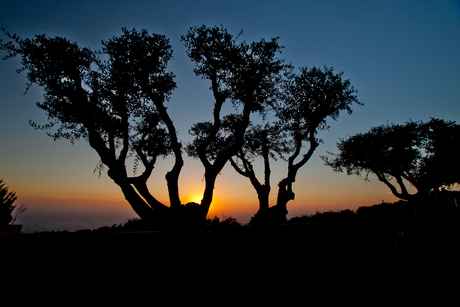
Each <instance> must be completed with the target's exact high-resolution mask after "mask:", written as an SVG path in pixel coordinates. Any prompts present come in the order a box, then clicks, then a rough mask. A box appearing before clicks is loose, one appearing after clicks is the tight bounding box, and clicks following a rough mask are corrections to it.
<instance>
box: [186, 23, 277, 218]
mask: <svg viewBox="0 0 460 307" xmlns="http://www.w3.org/2000/svg"><path fill="white" fill-rule="evenodd" d="M240 34H241V33H240ZM240 34H239V35H237V36H236V37H234V36H233V35H231V34H229V33H228V32H227V30H226V29H225V28H223V27H222V26H221V27H217V26H216V27H206V26H204V25H203V26H201V27H194V28H191V29H190V31H189V32H188V34H187V35H185V36H182V41H183V42H184V45H185V47H186V48H187V55H188V56H189V57H190V58H191V60H192V61H194V62H195V63H196V66H197V68H196V69H195V73H196V75H197V76H201V77H202V78H204V79H208V80H210V81H211V90H212V93H213V95H214V99H215V103H214V112H213V121H212V122H202V123H197V124H195V125H194V126H193V127H192V128H191V129H190V133H191V134H192V135H194V136H195V140H194V141H193V143H192V144H190V145H189V146H188V147H187V152H188V153H189V155H191V156H193V157H196V158H198V159H199V160H200V161H201V163H202V164H203V166H204V168H205V181H206V187H205V192H204V195H203V200H202V202H201V206H203V207H204V209H205V211H206V212H207V209H208V208H209V205H210V203H211V200H212V195H213V190H214V184H215V181H216V177H217V175H218V174H219V173H220V171H221V170H222V169H223V167H224V166H225V164H226V163H227V161H228V160H229V159H230V158H231V157H232V156H234V155H236V154H237V153H238V152H239V151H240V150H241V148H242V147H243V146H245V141H246V140H245V133H246V131H247V128H248V127H249V125H250V116H251V114H252V113H256V112H258V113H261V114H263V113H264V112H265V111H266V109H267V107H268V106H269V103H270V101H272V100H273V99H274V97H275V95H276V86H277V85H278V82H279V79H280V72H281V71H282V70H283V69H284V68H285V65H284V64H283V61H282V60H280V59H278V58H277V57H276V56H277V54H279V53H280V51H281V47H280V46H279V45H278V42H277V40H278V38H272V39H271V40H270V41H266V40H264V39H262V40H260V41H259V42H253V43H251V44H247V43H246V42H244V41H243V42H240V43H238V38H239V36H240ZM227 100H230V101H231V102H232V103H233V105H234V106H235V109H236V110H238V108H240V109H242V111H241V112H240V113H234V114H230V115H227V116H225V117H224V119H222V118H221V110H222V106H223V104H224V103H225V101H227Z"/></svg>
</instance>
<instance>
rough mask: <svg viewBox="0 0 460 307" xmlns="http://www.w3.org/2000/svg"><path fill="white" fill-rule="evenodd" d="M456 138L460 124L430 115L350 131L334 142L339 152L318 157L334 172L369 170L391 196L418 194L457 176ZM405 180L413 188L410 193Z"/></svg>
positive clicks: (434, 191) (458, 138) (415, 196)
mask: <svg viewBox="0 0 460 307" xmlns="http://www.w3.org/2000/svg"><path fill="white" fill-rule="evenodd" d="M459 142H460V126H459V125H457V124H455V122H450V121H444V120H441V119H435V118H431V120H430V121H428V122H423V121H419V122H413V121H410V122H407V123H405V124H403V125H396V124H387V125H382V126H378V127H374V128H372V129H371V130H370V131H368V132H366V133H358V134H356V135H354V136H350V137H348V138H347V139H343V140H341V141H340V142H339V143H338V144H337V147H338V149H339V153H338V154H332V153H330V155H332V156H333V158H330V157H323V159H324V160H325V162H326V165H328V166H330V167H332V168H333V169H334V171H337V172H343V171H346V172H347V174H348V175H351V174H354V175H358V176H361V175H362V174H365V179H366V180H369V174H371V173H373V174H375V175H376V176H377V178H378V179H379V180H380V181H381V182H383V183H385V185H387V186H388V188H389V189H390V190H391V192H392V193H393V194H394V195H395V196H396V197H398V198H401V199H404V200H413V199H416V200H417V199H424V198H426V197H427V196H428V195H429V194H430V193H431V194H434V195H436V194H437V193H438V194H439V192H440V191H441V189H442V188H443V187H446V186H451V185H453V184H456V183H459V182H460V166H459V165H458V163H455V162H454V161H455V160H456V159H457V154H456V151H455V148H456V146H457V144H458V143H459ZM395 181H396V182H395ZM407 183H409V184H411V185H412V186H413V187H414V188H415V190H416V191H415V192H414V193H410V192H409V190H408V188H407V186H406V185H407Z"/></svg>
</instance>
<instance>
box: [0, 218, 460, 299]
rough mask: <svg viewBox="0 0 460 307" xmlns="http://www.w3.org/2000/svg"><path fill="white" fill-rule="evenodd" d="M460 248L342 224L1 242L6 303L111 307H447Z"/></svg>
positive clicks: (420, 234)
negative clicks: (427, 306)
mask: <svg viewBox="0 0 460 307" xmlns="http://www.w3.org/2000/svg"><path fill="white" fill-rule="evenodd" d="M459 242H460V231H459V228H458V227H453V226H448V227H447V226H446V227H442V228H439V227H435V228H433V227H431V226H430V225H418V226H417V225H416V226H414V227H411V228H407V229H405V230H404V233H401V232H400V231H398V232H396V230H395V229H392V228H382V227H381V228H371V227H363V226H356V225H353V224H343V223H298V224H291V225H283V226H280V227H277V228H274V229H265V230H261V229H254V228H251V227H248V226H240V227H227V228H224V229H214V230H207V231H200V232H184V231H182V232H154V231H150V232H102V231H88V232H77V233H65V232H63V233H36V234H21V235H19V236H18V237H16V238H9V239H5V238H3V239H2V240H0V250H1V252H0V263H1V264H2V270H3V271H2V272H3V274H2V279H1V280H0V281H1V282H2V291H3V292H2V293H3V294H6V295H7V296H8V295H9V296H11V295H12V294H10V292H9V291H13V292H19V293H20V295H19V296H18V297H29V298H33V301H34V302H41V301H43V302H48V301H50V300H51V301H53V298H54V300H55V299H56V297H57V296H56V295H58V296H59V297H64V299H63V300H64V302H65V303H69V302H73V301H75V302H77V301H78V302H82V301H83V303H84V304H86V303H88V302H91V305H104V306H105V305H107V304H108V301H110V302H111V303H113V302H115V303H116V302H117V300H119V299H121V297H124V299H125V300H126V297H128V301H129V302H130V303H131V304H133V301H131V300H134V299H139V300H140V299H141V298H142V299H144V300H145V299H148V300H150V302H152V303H154V302H158V300H164V299H165V297H167V300H168V304H172V303H173V302H177V300H179V301H182V302H188V303H191V302H195V301H197V302H202V301H203V300H206V301H207V302H208V303H212V304H213V305H215V304H217V303H222V302H223V301H225V302H226V303H230V302H233V303H234V304H241V303H242V302H244V303H245V305H247V304H251V305H257V306H258V305H260V304H261V302H264V303H271V302H272V301H273V300H275V299H276V300H278V302H282V304H283V306H286V305H287V306H289V305H290V304H291V303H295V302H297V303H296V304H298V303H299V302H303V303H305V304H306V303H307V302H308V301H311V300H313V301H316V302H318V300H320V301H321V302H331V300H334V301H335V302H336V303H340V302H342V303H343V302H345V301H350V302H353V303H355V302H357V300H358V301H359V300H360V299H361V300H363V299H364V303H365V304H366V306H367V305H374V303H377V302H379V304H380V303H382V302H385V301H386V302H388V303H394V302H395V301H394V299H395V297H396V298H397V299H396V300H397V301H398V302H401V300H402V298H403V297H405V296H403V295H407V297H408V298H407V301H405V303H407V304H409V303H414V301H413V299H415V298H417V299H420V298H423V297H425V296H424V295H425V294H426V293H435V294H436V296H437V300H436V302H437V303H440V302H443V300H444V299H447V298H449V300H450V295H451V294H455V293H457V292H458V286H459V285H460V283H459V282H458V273H459V261H460V260H459V259H460V252H459ZM6 272H8V273H6ZM5 277H7V278H5ZM5 280H6V281H7V282H6V284H5V283H3V282H4V281H5ZM5 285H6V286H5ZM440 285H442V286H440ZM435 288H436V289H437V290H434V289H435ZM438 288H440V289H441V290H438ZM409 289H417V291H418V292H419V293H418V294H417V295H414V293H413V292H412V291H413V290H409ZM434 291H441V292H439V294H438V292H434ZM13 292H11V293H13ZM425 292H426V293H425ZM325 293H327V294H325ZM370 293H372V294H370ZM363 295H364V296H363ZM213 297H214V298H213ZM95 298H97V299H96V301H95ZM280 300H281V301H280ZM286 300H287V301H286ZM288 301H290V302H291V303H288ZM419 302H423V299H422V300H421V301H420V300H419ZM59 303H62V301H61V299H59ZM64 305H65V304H64ZM117 305H118V304H117ZM314 305H315V304H314Z"/></svg>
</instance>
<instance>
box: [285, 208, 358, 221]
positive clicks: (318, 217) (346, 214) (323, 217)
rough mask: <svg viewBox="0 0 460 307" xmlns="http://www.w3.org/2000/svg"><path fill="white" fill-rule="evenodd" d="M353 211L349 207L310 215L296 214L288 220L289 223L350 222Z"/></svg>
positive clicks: (353, 215) (352, 217) (353, 216)
mask: <svg viewBox="0 0 460 307" xmlns="http://www.w3.org/2000/svg"><path fill="white" fill-rule="evenodd" d="M355 215H356V214H355V212H354V211H352V210H349V209H346V210H340V211H331V210H330V211H327V212H318V211H316V213H315V214H310V215H302V216H296V217H293V218H291V219H290V220H289V222H288V223H290V224H299V223H352V222H354V220H355Z"/></svg>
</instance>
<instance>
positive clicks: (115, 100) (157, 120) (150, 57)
mask: <svg viewBox="0 0 460 307" xmlns="http://www.w3.org/2000/svg"><path fill="white" fill-rule="evenodd" d="M4 31H5V30H4ZM122 32H123V34H122V35H121V36H119V37H113V38H112V39H109V40H107V41H104V42H102V50H101V51H92V50H90V49H89V48H81V47H79V46H78V44H77V43H75V42H72V41H70V40H68V39H66V38H63V37H47V36H45V35H36V36H35V38H33V39H29V38H26V39H21V38H20V37H18V36H17V35H11V34H10V33H8V32H6V31H5V33H6V34H7V36H8V37H9V38H11V39H12V40H11V41H9V42H7V43H1V44H0V47H1V49H3V50H6V51H7V55H6V56H5V57H4V59H8V58H12V57H15V56H18V55H19V56H20V57H21V64H22V68H21V69H19V70H18V72H21V71H26V72H27V79H28V80H29V83H28V85H27V89H28V88H29V87H30V86H31V85H32V84H37V85H39V86H40V87H42V88H43V89H44V92H45V94H44V101H43V102H39V103H37V106H38V107H39V108H41V109H43V110H44V111H45V112H46V114H47V115H48V118H49V123H48V124H46V125H38V124H37V123H34V122H31V125H32V126H33V127H35V128H36V129H41V130H47V131H48V132H47V133H48V135H49V136H51V137H52V138H53V139H54V140H57V139H68V140H70V141H71V142H72V143H74V142H75V141H76V140H78V139H80V138H82V139H84V140H86V141H87V142H88V143H89V145H90V146H91V147H92V148H93V149H95V150H96V152H97V153H98V154H99V157H100V158H101V163H102V164H101V165H105V166H107V168H108V172H107V173H108V175H109V177H110V178H111V179H112V180H113V181H114V182H115V183H116V184H117V185H118V186H119V187H120V188H121V190H122V192H123V194H124V196H125V198H126V200H127V201H128V202H129V204H130V205H131V206H132V208H133V209H134V211H135V212H136V213H137V214H138V215H139V216H140V217H142V218H143V219H146V220H154V216H155V213H157V214H160V213H161V214H162V215H165V214H166V212H168V211H170V210H169V209H173V208H175V207H178V206H180V200H179V193H178V186H177V180H178V176H179V172H180V169H181V167H182V164H183V160H182V156H181V149H180V147H181V145H180V143H179V142H178V140H177V135H176V131H175V128H174V126H173V125H172V121H171V119H170V118H169V115H168V114H167V112H166V107H165V106H164V102H165V101H167V100H168V98H169V96H170V95H171V92H172V91H173V89H174V88H175V87H176V84H175V82H174V80H173V78H174V75H173V74H172V73H171V72H167V71H166V66H167V63H168V61H169V60H170V59H171V57H172V50H171V46H170V45H169V41H168V39H166V37H165V36H163V35H158V34H152V35H150V34H149V33H148V32H147V31H146V30H141V31H137V30H135V29H133V30H131V31H129V30H127V29H126V28H123V29H122ZM102 56H103V57H105V58H106V60H102V59H101V57H102ZM171 152H172V153H174V155H175V159H176V163H175V165H174V167H173V169H172V170H171V171H170V172H169V173H168V174H167V175H166V180H167V182H168V189H169V195H170V200H171V206H170V207H168V206H166V205H164V204H162V203H161V202H159V201H158V200H157V199H155V198H154V197H153V196H152V195H151V194H150V192H149V190H148V188H147V184H146V182H147V179H148V178H149V177H150V175H151V173H152V171H153V168H154V165H155V162H156V160H157V158H158V157H162V156H167V155H168V154H170V153H171ZM131 155H132V156H134V157H135V159H136V161H137V162H138V163H142V165H143V166H144V170H143V172H142V173H141V174H140V175H134V176H129V175H128V171H127V169H126V161H127V159H128V158H129V156H131Z"/></svg>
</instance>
